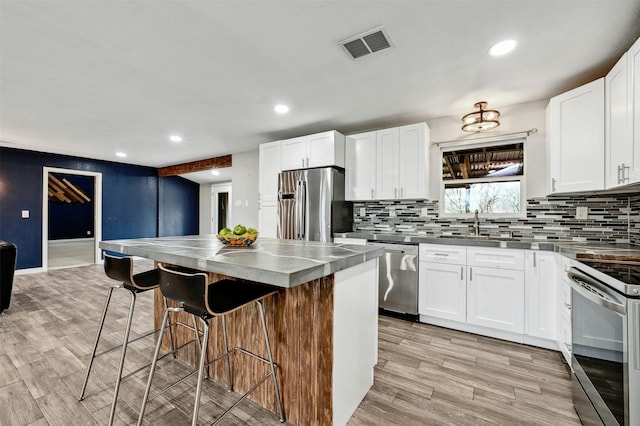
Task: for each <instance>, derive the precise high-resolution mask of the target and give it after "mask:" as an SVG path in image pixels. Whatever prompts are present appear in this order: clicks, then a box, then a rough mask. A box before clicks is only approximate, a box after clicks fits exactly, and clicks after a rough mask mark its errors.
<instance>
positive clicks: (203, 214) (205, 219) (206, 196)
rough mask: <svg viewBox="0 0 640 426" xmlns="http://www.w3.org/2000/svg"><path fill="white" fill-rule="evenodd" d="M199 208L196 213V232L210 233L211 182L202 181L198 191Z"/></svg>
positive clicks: (201, 233)
mask: <svg viewBox="0 0 640 426" xmlns="http://www.w3.org/2000/svg"><path fill="white" fill-rule="evenodd" d="M198 197H199V199H200V208H199V209H198V210H199V213H198V217H199V219H198V233H199V234H200V235H204V234H210V233H211V215H212V211H211V184H210V183H202V184H200V189H199V191H198Z"/></svg>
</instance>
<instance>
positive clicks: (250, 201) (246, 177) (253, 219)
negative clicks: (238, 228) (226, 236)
mask: <svg viewBox="0 0 640 426" xmlns="http://www.w3.org/2000/svg"><path fill="white" fill-rule="evenodd" d="M232 162H233V177H232V178H231V185H232V188H233V190H232V194H231V195H232V198H231V199H232V203H231V223H232V224H233V225H234V226H235V225H237V224H239V223H240V224H243V225H245V226H247V227H249V226H252V227H254V228H258V150H257V149H255V150H252V151H246V152H241V153H239V154H233V157H232ZM258 230H259V229H258Z"/></svg>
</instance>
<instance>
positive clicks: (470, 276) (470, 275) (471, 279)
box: [469, 266, 473, 281]
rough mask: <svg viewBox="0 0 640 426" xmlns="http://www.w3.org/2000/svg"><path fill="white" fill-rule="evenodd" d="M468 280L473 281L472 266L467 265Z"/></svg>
mask: <svg viewBox="0 0 640 426" xmlns="http://www.w3.org/2000/svg"><path fill="white" fill-rule="evenodd" d="M469 281H473V268H472V267H471V266H469Z"/></svg>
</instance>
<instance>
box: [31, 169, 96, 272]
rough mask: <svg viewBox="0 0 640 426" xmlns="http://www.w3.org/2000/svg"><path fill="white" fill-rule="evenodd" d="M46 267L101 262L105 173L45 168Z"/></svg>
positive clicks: (44, 264)
mask: <svg viewBox="0 0 640 426" xmlns="http://www.w3.org/2000/svg"><path fill="white" fill-rule="evenodd" d="M42 176H43V208H42V211H43V214H42V267H43V269H44V270H49V269H59V268H68V267H73V266H81V265H89V264H94V263H99V262H100V258H101V257H100V250H99V248H98V243H99V242H100V239H101V237H102V174H101V173H93V172H84V171H79V170H69V169H57V168H51V167H43V173H42Z"/></svg>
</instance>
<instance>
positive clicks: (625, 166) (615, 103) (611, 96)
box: [604, 54, 633, 188]
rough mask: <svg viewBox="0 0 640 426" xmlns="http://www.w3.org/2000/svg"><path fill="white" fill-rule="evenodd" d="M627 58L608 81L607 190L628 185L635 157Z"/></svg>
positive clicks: (613, 69) (609, 74)
mask: <svg viewBox="0 0 640 426" xmlns="http://www.w3.org/2000/svg"><path fill="white" fill-rule="evenodd" d="M627 76H628V74H627V55H626V54H625V55H624V56H622V58H620V60H619V61H618V62H617V63H616V64H615V65H614V67H613V68H612V69H611V71H609V73H608V74H607V76H606V77H605V93H606V97H605V114H606V115H605V123H606V133H605V146H606V151H605V157H604V158H605V171H606V187H607V188H614V187H616V186H620V185H624V184H627V183H629V182H628V179H629V164H630V162H631V161H630V160H631V158H632V154H633V152H632V151H633V144H632V143H631V142H632V141H631V138H630V137H631V134H630V126H629V124H630V120H629V112H630V111H629V102H628V99H627V96H628V90H627V87H628V81H627Z"/></svg>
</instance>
